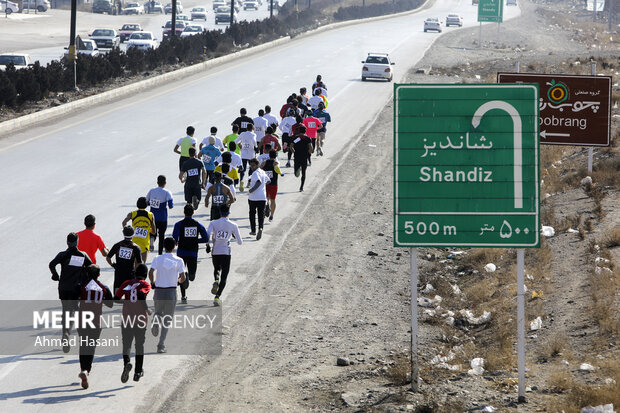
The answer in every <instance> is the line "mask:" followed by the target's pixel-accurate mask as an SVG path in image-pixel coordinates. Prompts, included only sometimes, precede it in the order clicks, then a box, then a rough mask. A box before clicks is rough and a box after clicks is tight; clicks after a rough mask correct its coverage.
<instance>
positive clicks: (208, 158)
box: [202, 155, 211, 163]
mask: <svg viewBox="0 0 620 413" xmlns="http://www.w3.org/2000/svg"><path fill="white" fill-rule="evenodd" d="M202 161H203V162H206V163H209V162H211V157H210V156H209V155H202Z"/></svg>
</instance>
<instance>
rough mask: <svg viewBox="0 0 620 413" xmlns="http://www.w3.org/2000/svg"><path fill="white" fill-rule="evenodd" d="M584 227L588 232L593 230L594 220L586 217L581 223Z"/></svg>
mask: <svg viewBox="0 0 620 413" xmlns="http://www.w3.org/2000/svg"><path fill="white" fill-rule="evenodd" d="M583 225H584V229H585V230H586V231H588V232H592V231H594V221H593V220H592V219H591V218H588V219H586V220H585V222H584V223H583Z"/></svg>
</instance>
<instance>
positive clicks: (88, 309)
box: [77, 264, 113, 389]
mask: <svg viewBox="0 0 620 413" xmlns="http://www.w3.org/2000/svg"><path fill="white" fill-rule="evenodd" d="M100 273H101V270H100V269H99V266H98V265H95V264H91V265H89V266H88V267H87V268H86V277H87V278H86V281H85V282H84V283H83V285H82V288H81V290H80V310H79V311H80V313H82V312H84V313H92V314H93V316H94V317H93V322H92V323H93V325H94V327H92V326H89V325H80V326H78V329H77V331H78V334H79V336H80V374H79V375H78V377H79V378H80V379H81V380H82V383H81V384H82V388H84V389H87V388H88V376H89V375H90V369H91V368H92V366H93V359H94V357H95V350H96V348H97V344H96V343H97V339H99V337H100V336H101V313H102V307H103V305H104V304H105V305H106V307H109V308H112V305H113V301H112V292H111V291H110V289H109V288H108V287H107V286H106V285H104V284H102V283H101V282H99V280H98V279H99V274H100ZM83 319H84V318H83V317H82V316H81V315H80V317H79V318H78V320H83Z"/></svg>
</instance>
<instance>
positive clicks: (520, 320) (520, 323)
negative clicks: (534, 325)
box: [517, 248, 525, 403]
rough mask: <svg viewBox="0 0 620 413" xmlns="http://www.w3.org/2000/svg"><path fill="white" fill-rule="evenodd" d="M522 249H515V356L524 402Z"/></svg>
mask: <svg viewBox="0 0 620 413" xmlns="http://www.w3.org/2000/svg"><path fill="white" fill-rule="evenodd" d="M524 256H525V253H524V250H523V249H522V248H520V249H518V250H517V358H518V362H517V364H518V370H519V385H518V388H519V398H518V401H519V403H525V297H524V295H525V288H524V286H525V277H524V276H523V273H524V261H525V259H524Z"/></svg>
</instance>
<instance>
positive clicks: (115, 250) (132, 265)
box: [106, 226, 142, 292]
mask: <svg viewBox="0 0 620 413" xmlns="http://www.w3.org/2000/svg"><path fill="white" fill-rule="evenodd" d="M133 233H134V231H133V228H132V227H130V226H126V227H125V228H123V236H124V237H125V239H124V240H122V241H119V242H117V243H116V244H114V246H113V247H112V249H111V250H110V252H108V256H107V257H106V260H107V261H108V264H110V266H111V267H112V268H114V292H116V290H117V289H118V288H119V287H120V286H121V284H122V283H124V282H125V281H127V280H131V279H132V278H134V276H135V269H136V267H137V266H138V264H141V263H142V257H141V255H140V247H139V246H138V245H137V244H136V243H135V242H133V241H132V240H131V238H132V237H133ZM113 257H116V262H112V258H113Z"/></svg>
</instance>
